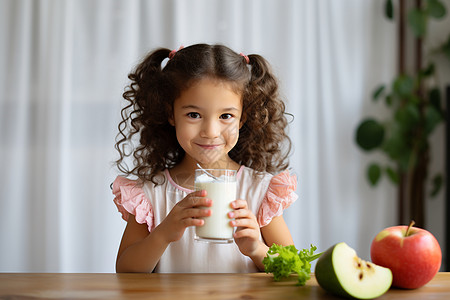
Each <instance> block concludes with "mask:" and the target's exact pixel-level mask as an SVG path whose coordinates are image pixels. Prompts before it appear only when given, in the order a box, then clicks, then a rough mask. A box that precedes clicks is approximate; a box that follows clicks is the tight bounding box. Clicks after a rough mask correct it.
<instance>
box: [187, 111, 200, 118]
mask: <svg viewBox="0 0 450 300" xmlns="http://www.w3.org/2000/svg"><path fill="white" fill-rule="evenodd" d="M187 116H188V117H189V118H191V119H198V118H200V114H199V113H196V112H190V113H188V114H187Z"/></svg>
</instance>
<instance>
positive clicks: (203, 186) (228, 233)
mask: <svg viewBox="0 0 450 300" xmlns="http://www.w3.org/2000/svg"><path fill="white" fill-rule="evenodd" d="M194 185H195V190H196V191H199V190H206V192H207V195H206V197H208V198H209V199H211V200H212V206H211V207H210V209H211V212H212V213H211V215H210V216H208V217H204V218H203V219H204V220H205V223H204V224H203V226H197V227H196V229H195V240H196V241H202V242H209V243H222V244H226V243H232V242H233V227H232V226H231V225H230V221H231V220H230V218H229V217H228V212H230V211H231V210H232V208H231V207H230V203H231V201H234V200H236V171H235V170H227V169H197V170H195V183H194Z"/></svg>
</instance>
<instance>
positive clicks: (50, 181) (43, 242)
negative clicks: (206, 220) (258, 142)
mask: <svg viewBox="0 0 450 300" xmlns="http://www.w3.org/2000/svg"><path fill="white" fill-rule="evenodd" d="M383 2H384V1H377V0H370V1H360V0H347V1H327V0H318V1H317V0H303V1H296V0H253V1H251V0H231V1H230V0H229V1H221V0H196V1H189V0H187V1H186V0H178V1H176V0H170V1H168V0H153V1H152V0H149V1H137V0H94V1H93V0H1V1H0V164H1V172H0V212H1V217H0V254H1V255H0V272H114V265H115V257H116V253H117V249H118V245H119V242H120V238H121V235H122V232H123V229H124V227H125V222H124V221H122V220H121V218H120V215H119V213H118V212H117V209H116V208H115V206H114V204H113V202H112V198H113V197H112V195H111V191H110V188H109V185H110V183H111V182H112V181H113V180H114V178H115V177H116V176H117V174H118V173H117V171H116V170H115V169H114V167H113V166H112V161H113V160H114V159H115V158H116V153H115V150H114V148H113V145H114V139H115V135H116V133H117V130H116V128H117V125H118V122H119V117H120V114H119V113H120V111H119V110H120V108H121V105H122V104H123V103H122V97H121V94H122V92H123V88H124V87H125V85H126V84H127V82H128V81H127V74H128V72H129V71H130V70H131V69H132V68H133V67H134V66H135V65H136V64H137V63H138V62H139V60H140V59H141V58H142V57H143V55H144V54H145V53H146V52H148V51H150V50H151V49H154V48H156V47H160V46H164V47H168V48H173V49H175V48H178V47H179V46H180V45H185V46H187V45H190V44H194V43H199V42H206V43H222V44H225V45H228V46H229V47H231V48H233V49H234V50H235V51H237V52H244V53H246V54H251V53H258V54H261V55H263V56H264V57H266V58H267V59H268V60H269V61H270V62H271V64H272V66H273V68H274V70H275V73H276V74H277V75H278V76H279V78H280V81H281V88H282V93H283V96H284V97H285V98H286V99H287V108H288V111H289V112H291V113H292V114H293V115H294V116H295V118H294V120H293V122H292V123H291V124H290V128H289V131H290V136H291V138H292V140H293V142H294V152H293V155H292V157H291V163H292V167H293V169H294V170H295V171H296V173H297V175H298V178H299V188H298V194H299V200H298V201H297V202H296V203H295V204H294V205H293V206H291V208H289V209H288V210H287V211H286V213H285V218H286V220H287V223H288V225H289V227H290V229H291V231H292V234H293V236H294V240H295V243H296V246H297V248H306V247H308V246H309V244H311V243H312V244H315V245H317V246H318V247H319V250H326V248H327V247H329V246H331V245H332V244H333V243H336V242H340V241H345V242H347V243H348V244H349V245H350V246H352V247H353V248H355V249H356V250H357V251H358V252H359V253H360V255H361V256H362V257H364V258H366V259H368V258H369V246H370V242H371V240H372V238H373V237H374V235H375V234H376V233H377V232H378V231H379V230H381V229H382V228H384V227H386V226H389V225H394V224H395V220H396V204H395V203H396V201H395V199H396V195H395V188H394V187H393V186H391V185H390V183H388V182H387V181H383V182H382V183H381V185H380V186H379V187H377V188H376V189H371V188H370V187H369V186H368V184H367V182H366V180H365V178H364V174H365V166H366V164H367V162H368V160H369V159H373V158H381V156H380V157H378V156H377V155H376V154H374V155H371V156H369V155H366V154H364V153H362V152H361V151H360V150H359V149H358V148H357V147H356V145H355V143H354V138H353V135H354V130H355V128H356V126H357V124H358V122H359V121H360V120H361V119H362V118H363V117H364V116H366V115H368V114H369V113H370V114H373V113H374V112H373V110H374V109H376V108H375V106H371V104H370V101H369V98H370V95H371V91H372V89H373V87H374V86H376V85H377V84H378V83H380V82H386V81H388V80H390V79H391V78H392V77H393V76H394V75H395V72H396V70H395V53H396V47H395V45H396V42H395V37H396V27H395V25H394V24H393V23H390V22H387V21H386V20H385V19H384V16H383ZM375 113H377V114H382V113H383V112H382V111H376V112H375ZM438 209H439V208H438Z"/></svg>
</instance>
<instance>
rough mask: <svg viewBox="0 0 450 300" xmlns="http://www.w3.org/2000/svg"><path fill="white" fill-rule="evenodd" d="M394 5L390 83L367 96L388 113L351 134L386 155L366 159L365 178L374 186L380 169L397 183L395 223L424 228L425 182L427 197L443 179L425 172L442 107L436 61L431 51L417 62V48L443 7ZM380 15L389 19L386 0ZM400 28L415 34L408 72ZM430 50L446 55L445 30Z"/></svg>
mask: <svg viewBox="0 0 450 300" xmlns="http://www.w3.org/2000/svg"><path fill="white" fill-rule="evenodd" d="M411 2H412V1H411ZM411 2H408V3H411ZM396 7H397V6H396ZM398 8H399V12H398V14H397V16H398V21H397V22H398V26H399V57H398V60H399V65H398V76H397V77H396V78H394V79H393V81H392V82H391V83H390V84H381V85H380V86H378V87H376V88H375V90H374V92H373V95H372V100H373V101H375V102H377V104H379V105H385V106H386V107H388V108H389V110H390V111H391V115H390V116H389V118H387V119H385V120H377V119H375V118H373V117H369V118H366V119H364V120H362V121H361V123H360V124H359V125H358V127H357V130H356V134H355V139H356V143H357V145H358V146H359V147H360V148H361V149H363V150H365V151H373V150H379V151H381V152H382V153H383V154H384V155H386V156H387V157H388V158H389V163H388V165H387V166H383V165H381V164H380V163H378V162H373V163H370V164H369V166H368V167H367V178H368V180H369V182H370V184H371V185H373V186H375V185H376V184H377V183H378V182H379V179H380V178H381V176H383V174H385V175H387V177H388V178H389V179H390V180H391V181H392V182H393V183H394V184H395V185H397V187H398V211H399V216H398V222H399V223H405V222H409V220H411V219H413V220H415V222H416V224H417V226H418V227H424V225H425V214H424V210H425V209H424V208H425V207H424V203H425V201H424V199H425V196H426V190H427V185H429V184H431V185H432V188H431V190H432V191H431V196H435V195H437V194H438V193H439V191H440V189H441V186H442V184H443V175H442V174H433V175H432V176H429V174H428V172H429V170H428V166H429V162H430V147H431V145H430V141H429V138H430V135H431V134H432V133H433V131H434V129H435V128H436V127H437V126H438V125H439V124H441V123H442V122H445V111H444V108H443V105H442V101H443V100H442V98H443V97H441V90H440V89H439V87H438V85H437V78H436V68H437V66H436V65H435V63H434V62H433V60H432V58H431V57H430V56H431V55H428V56H427V61H426V65H425V64H424V63H423V55H422V47H423V41H424V40H425V39H426V34H427V25H428V20H429V19H430V18H435V19H441V18H443V17H444V16H445V15H446V13H447V10H446V8H445V6H444V5H443V4H442V2H441V1H439V0H428V1H420V0H419V1H416V2H415V5H414V6H413V7H411V8H409V9H406V2H405V0H399V2H398ZM385 14H386V17H387V18H389V19H393V16H394V5H393V2H392V0H387V1H386V5H385ZM405 29H407V30H408V32H412V33H413V34H414V39H415V49H413V50H415V70H414V71H413V72H411V71H410V72H409V73H408V72H406V70H405V58H404V57H405V52H406V50H407V49H406V47H405V41H404V40H405V32H406V31H405ZM408 50H411V49H408ZM436 51H439V52H440V53H444V54H445V55H446V56H447V57H448V58H449V60H450V35H449V36H448V38H447V39H446V42H445V43H444V44H443V45H442V46H441V47H440V48H439V49H436ZM423 65H425V66H423ZM383 100H384V101H383ZM430 177H431V181H430V182H429V181H428V179H430Z"/></svg>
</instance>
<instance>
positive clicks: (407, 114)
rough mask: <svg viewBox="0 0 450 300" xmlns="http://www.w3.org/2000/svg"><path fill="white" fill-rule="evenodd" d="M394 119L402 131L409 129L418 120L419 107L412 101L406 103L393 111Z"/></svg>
mask: <svg viewBox="0 0 450 300" xmlns="http://www.w3.org/2000/svg"><path fill="white" fill-rule="evenodd" d="M395 120H396V121H398V125H399V126H400V127H401V128H400V129H401V130H402V131H403V132H407V131H410V128H412V127H414V126H415V125H417V124H418V123H419V122H420V112H419V107H418V106H417V105H415V104H413V103H408V104H407V105H405V106H404V107H402V108H399V109H398V111H397V112H396V113H395Z"/></svg>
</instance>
